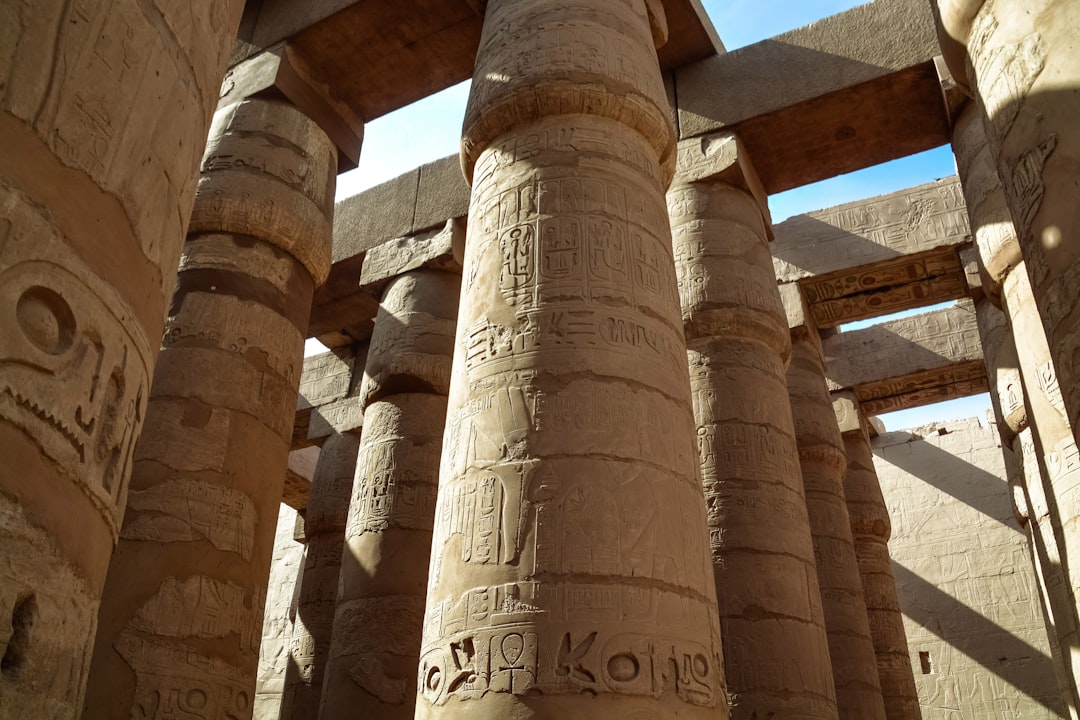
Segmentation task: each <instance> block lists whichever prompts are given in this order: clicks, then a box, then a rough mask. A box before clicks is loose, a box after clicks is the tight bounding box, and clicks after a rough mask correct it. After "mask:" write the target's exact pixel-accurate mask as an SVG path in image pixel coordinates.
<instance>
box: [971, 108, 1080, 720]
mask: <svg viewBox="0 0 1080 720" xmlns="http://www.w3.org/2000/svg"><path fill="white" fill-rule="evenodd" d="M953 149H954V152H955V153H956V161H957V168H958V170H959V173H960V178H961V182H962V186H963V189H964V197H965V200H966V202H967V207H968V214H969V215H970V218H971V227H972V229H973V231H974V234H975V244H976V248H977V251H978V263H979V269H980V276H981V278H982V290H983V291H984V292H985V293H986V295H987V296H988V298H989V299H990V300H991V301H992V302H996V303H997V304H998V305H999V306H1000V307H1002V308H1003V310H1004V311H1005V313H1006V315H1007V317H1008V324H1009V325H1010V326H1011V335H1012V337H1011V338H1009V339H1008V341H1007V342H1006V341H1004V340H1000V339H998V338H997V335H999V334H1001V333H1009V330H1008V328H1004V329H1001V328H998V327H997V326H998V325H1003V324H1005V317H998V316H997V315H995V314H994V310H996V308H993V307H980V308H977V313H978V315H977V317H978V319H979V321H980V333H981V334H982V335H983V336H984V337H985V338H986V339H987V340H988V341H989V347H990V349H989V351H988V352H987V353H986V355H985V357H986V361H987V367H988V369H989V368H990V367H991V365H993V366H994V371H995V374H994V375H993V376H991V377H994V381H995V382H996V384H997V392H996V393H994V395H993V396H992V397H993V399H994V401H995V411H996V412H997V413H998V417H1000V418H1003V419H1004V423H1003V424H999V429H1000V430H1001V432H1002V437H1003V439H1005V438H1008V440H1009V441H1010V443H1011V446H1012V448H1013V451H1014V452H1015V453H1016V454H1017V455H1018V456H1021V457H1025V458H1027V461H1028V465H1029V467H1030V469H1031V472H1028V473H1025V479H1026V480H1027V481H1028V485H1027V486H1026V488H1025V489H1026V492H1027V494H1028V495H1029V498H1028V500H1029V502H1028V508H1029V512H1030V511H1032V510H1033V509H1034V508H1036V507H1038V508H1039V510H1040V511H1043V510H1044V511H1045V512H1039V511H1036V513H1035V515H1034V517H1032V518H1031V519H1032V520H1033V522H1034V525H1033V526H1032V533H1033V534H1032V539H1033V540H1034V541H1035V543H1034V545H1035V550H1036V557H1037V564H1038V565H1041V567H1037V568H1036V570H1037V571H1038V576H1039V577H1040V578H1042V579H1043V580H1044V581H1045V582H1046V583H1047V584H1046V586H1045V587H1044V588H1043V591H1044V592H1045V593H1046V598H1047V606H1048V607H1049V608H1050V609H1051V610H1052V612H1053V616H1054V618H1055V624H1054V633H1055V635H1056V638H1055V640H1056V642H1057V644H1058V645H1059V646H1060V647H1061V648H1062V655H1061V659H1062V661H1063V662H1064V664H1065V672H1066V675H1067V676H1068V678H1069V681H1068V683H1067V685H1068V687H1067V688H1066V692H1065V693H1064V700H1065V702H1066V705H1068V706H1069V707H1073V708H1076V707H1078V703H1080V695H1078V690H1077V680H1076V678H1077V668H1078V667H1080V638H1078V635H1077V628H1078V619H1077V604H1076V594H1077V587H1078V585H1080V567H1077V568H1074V567H1070V563H1069V562H1068V558H1069V557H1075V556H1076V553H1080V527H1078V523H1080V451H1078V450H1077V446H1076V442H1075V437H1074V434H1073V430H1072V426H1071V425H1070V423H1069V419H1068V417H1067V413H1066V408H1065V404H1064V395H1063V393H1062V390H1061V386H1060V383H1059V379H1058V376H1057V372H1056V370H1057V368H1058V367H1060V362H1059V361H1058V359H1056V358H1054V357H1053V356H1052V353H1051V350H1050V346H1049V344H1048V342H1047V338H1046V334H1045V332H1044V328H1043V325H1042V323H1041V322H1040V319H1039V312H1038V308H1037V307H1036V303H1035V298H1034V296H1033V294H1032V290H1031V285H1030V282H1029V277H1028V274H1027V272H1026V271H1025V265H1026V263H1025V262H1024V260H1023V259H1022V257H1021V247H1020V243H1019V242H1018V241H1017V237H1016V232H1015V228H1014V225H1013V223H1012V221H1011V215H1010V213H1009V209H1008V207H1007V206H1006V197H1005V192H1004V190H1003V189H1002V186H1001V183H1000V181H999V179H998V172H997V170H996V169H995V167H994V164H993V162H992V158H991V154H992V153H991V148H990V147H989V144H988V142H987V137H986V133H985V124H984V121H983V118H982V117H981V116H980V115H979V113H978V112H977V111H976V109H975V107H974V106H973V105H969V106H968V107H967V108H965V109H964V111H963V112H962V113H961V115H960V117H959V119H958V120H957V122H956V125H955V127H954V131H953ZM986 305H989V303H986ZM1002 347H1004V350H1002V349H999V348H1002ZM1018 347H1022V348H1023V349H1024V351H1023V352H1022V353H1018V352H1017V348H1018ZM1007 366H1011V367H1007ZM1002 386H1004V387H1002ZM1028 423H1030V425H1031V426H1032V433H1031V434H1030V437H1028V438H1026V439H1022V438H1021V436H1020V433H1021V430H1022V429H1023V427H1024V425H1025V424H1028ZM1021 442H1027V443H1029V444H1030V447H1029V448H1027V449H1026V450H1025V448H1023V447H1021V446H1020V445H1019V443H1021ZM1032 461H1034V462H1032ZM1031 482H1034V483H1035V484H1036V485H1042V486H1043V487H1032V486H1031V485H1030V483H1031ZM1070 550H1071V551H1072V552H1070ZM1059 553H1060V554H1061V555H1064V557H1060V555H1059ZM1063 561H1064V562H1063Z"/></svg>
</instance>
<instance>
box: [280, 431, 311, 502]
mask: <svg viewBox="0 0 1080 720" xmlns="http://www.w3.org/2000/svg"><path fill="white" fill-rule="evenodd" d="M318 460H319V448H318V447H316V446H314V445H313V446H311V447H304V448H300V449H299V450H293V451H292V452H290V453H289V466H288V469H287V470H286V472H285V489H284V490H283V491H282V493H281V502H283V503H285V504H286V505H288V506H289V507H291V508H292V509H293V510H303V509H304V508H306V507H307V505H308V497H310V495H311V479H312V478H313V477H314V476H315V463H316V462H318Z"/></svg>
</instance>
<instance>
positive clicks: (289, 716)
mask: <svg viewBox="0 0 1080 720" xmlns="http://www.w3.org/2000/svg"><path fill="white" fill-rule="evenodd" d="M359 443H360V438H359V435H358V434H357V433H353V432H344V433H337V434H334V435H331V436H330V437H328V438H327V439H326V442H325V443H324V444H323V446H322V450H321V452H320V453H319V463H318V465H317V466H316V467H315V476H314V477H313V478H312V483H311V498H310V502H309V503H308V505H307V507H306V508H305V510H304V513H303V532H304V542H305V545H306V549H305V551H304V567H303V572H302V575H301V577H300V579H299V581H298V582H299V592H298V593H297V594H296V614H295V617H294V620H293V626H292V631H293V632H292V641H291V643H290V645H289V662H288V666H287V669H286V673H285V684H284V691H283V694H282V700H281V718H282V720H316V719H317V718H318V715H319V701H320V699H321V697H322V690H323V678H324V676H325V674H326V660H327V657H328V656H329V654H330V638H331V632H332V629H333V623H334V607H335V600H336V598H337V589H338V576H339V574H340V570H341V554H342V548H343V546H344V544H345V522H346V519H347V517H348V514H349V494H350V491H351V490H352V479H353V473H354V472H355V469H356V456H357V451H358V449H359ZM264 626H265V624H264Z"/></svg>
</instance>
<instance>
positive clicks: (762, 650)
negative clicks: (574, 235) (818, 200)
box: [668, 136, 837, 720]
mask: <svg viewBox="0 0 1080 720" xmlns="http://www.w3.org/2000/svg"><path fill="white" fill-rule="evenodd" d="M668 211H669V212H670V214H671V224H672V234H673V235H674V247H675V257H676V268H677V270H678V276H679V292H680V295H681V298H682V309H683V323H684V326H685V329H686V338H687V344H688V346H689V364H690V383H691V389H692V392H693V402H694V414H695V416H696V419H697V439H698V452H699V461H700V464H701V473H702V482H703V484H704V489H705V497H706V500H707V503H708V521H709V531H710V536H711V541H712V558H713V566H714V571H715V579H716V595H717V600H718V602H719V608H720V620H721V626H722V631H721V632H722V636H723V648H724V660H725V665H726V668H727V680H728V689H729V692H730V694H731V716H732V717H733V718H739V719H740V720H751V719H752V718H762V717H770V716H772V715H774V714H775V716H776V717H800V718H836V717H837V710H836V697H835V689H834V683H833V676H832V672H831V671H830V664H829V652H828V640H827V638H826V635H825V628H824V618H823V615H822V608H821V596H820V593H819V590H818V579H817V570H816V568H815V564H814V548H813V544H812V541H811V537H810V525H809V520H808V518H807V514H806V500H805V498H804V496H803V486H802V477H801V475H800V473H799V459H798V450H797V448H796V446H795V432H794V428H793V426H792V417H791V406H790V404H789V403H788V389H787V385H786V383H785V380H784V366H785V364H786V362H787V359H788V354H789V352H790V348H791V339H790V335H789V332H788V326H787V320H786V318H785V316H784V307H783V305H782V303H781V300H780V293H779V291H778V290H777V287H776V279H775V276H774V275H773V264H772V256H771V254H770V253H769V244H768V243H769V237H770V231H769V224H768V210H767V206H766V204H765V194H764V191H763V190H762V189H761V186H760V182H759V181H758V180H757V175H756V173H754V171H753V168H752V167H751V166H750V164H749V161H748V159H747V158H746V156H745V151H744V149H743V148H742V146H741V145H740V144H739V143H738V142H737V141H736V139H735V138H734V137H733V136H718V137H713V138H709V139H695V140H692V141H686V142H683V143H680V144H679V172H678V174H677V176H676V183H675V185H674V186H673V187H672V189H671V191H670V192H669V193H668Z"/></svg>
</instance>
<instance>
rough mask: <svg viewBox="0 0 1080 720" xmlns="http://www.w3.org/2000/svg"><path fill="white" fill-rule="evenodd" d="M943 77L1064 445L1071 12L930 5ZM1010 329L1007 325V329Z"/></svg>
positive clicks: (1069, 410)
mask: <svg viewBox="0 0 1080 720" xmlns="http://www.w3.org/2000/svg"><path fill="white" fill-rule="evenodd" d="M938 1H939V5H940V12H941V17H942V26H943V33H942V36H943V37H942V46H943V48H944V49H945V50H946V53H947V54H946V57H947V59H949V60H950V61H951V62H950V65H949V67H950V70H951V71H952V73H953V75H954V76H955V77H956V78H957V79H958V80H959V82H960V84H961V85H963V86H966V87H968V88H970V90H971V92H972V93H973V95H974V96H975V98H976V100H977V101H978V103H979V106H980V109H981V110H982V114H983V115H984V117H985V118H986V119H987V121H988V123H987V129H986V132H987V136H988V139H989V141H990V146H991V152H992V156H993V158H994V161H995V164H996V166H997V169H998V174H999V176H1000V177H1001V178H1002V184H1003V186H1004V189H1005V195H1006V198H1007V199H1008V206H1009V210H1010V211H1011V213H1012V218H1013V220H1014V222H1015V225H1016V235H1017V237H1018V239H1019V248H1020V250H1021V251H1022V253H1023V257H1024V260H1025V261H1026V265H1027V267H1026V272H1027V273H1028V276H1029V279H1030V283H1031V286H1032V289H1033V297H1034V301H1035V304H1036V307H1037V308H1038V314H1039V315H1040V316H1041V323H1040V324H1041V325H1042V327H1043V328H1044V331H1045V334H1046V339H1047V342H1048V345H1049V348H1050V355H1051V357H1052V358H1054V361H1055V362H1056V363H1057V366H1058V367H1057V374H1058V377H1059V380H1060V393H1061V404H1062V405H1063V407H1064V408H1065V409H1066V418H1067V419H1068V421H1069V423H1070V426H1071V428H1072V431H1073V433H1074V440H1076V439H1077V438H1076V436H1075V433H1076V429H1077V427H1078V423H1080V347H1078V344H1080V312H1077V307H1078V300H1080V215H1078V214H1077V212H1076V187H1077V182H1078V173H1080V170H1078V169H1077V168H1078V167H1080V124H1078V123H1077V121H1076V119H1077V118H1078V117H1080V92H1077V88H1078V87H1080V4H1078V3H1076V2H1073V1H1071V0H993V1H992V2H986V1H985V0H938ZM1014 324H1015V321H1014Z"/></svg>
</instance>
